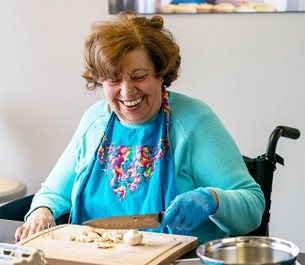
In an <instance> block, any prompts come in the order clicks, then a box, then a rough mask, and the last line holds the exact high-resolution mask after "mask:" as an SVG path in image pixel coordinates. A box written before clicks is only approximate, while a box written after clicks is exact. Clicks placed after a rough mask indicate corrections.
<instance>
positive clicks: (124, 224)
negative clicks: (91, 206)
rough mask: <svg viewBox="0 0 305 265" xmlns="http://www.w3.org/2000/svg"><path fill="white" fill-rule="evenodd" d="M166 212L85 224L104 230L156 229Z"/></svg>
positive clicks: (113, 218)
mask: <svg viewBox="0 0 305 265" xmlns="http://www.w3.org/2000/svg"><path fill="white" fill-rule="evenodd" d="M163 214H164V212H163V211H162V212H159V213H152V214H138V215H125V216H113V217H107V218H100V219H94V220H90V221H86V222H84V223H83V224H84V225H88V226H92V227H98V228H104V229H141V228H156V227H158V226H159V225H160V222H161V219H162V216H163Z"/></svg>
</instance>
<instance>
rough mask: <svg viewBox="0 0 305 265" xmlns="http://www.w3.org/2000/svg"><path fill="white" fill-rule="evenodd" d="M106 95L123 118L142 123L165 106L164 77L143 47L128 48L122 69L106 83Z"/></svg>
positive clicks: (104, 84)
mask: <svg viewBox="0 0 305 265" xmlns="http://www.w3.org/2000/svg"><path fill="white" fill-rule="evenodd" d="M102 84H103V89H104V93H105V97H106V98H107V100H108V102H109V104H110V107H111V109H112V110H113V111H114V112H115V113H116V115H117V116H118V118H119V120H120V121H124V122H127V123H132V124H139V123H143V122H146V121H148V120H150V119H151V118H152V117H153V116H154V115H155V114H157V112H158V111H159V109H160V107H161V102H162V89H161V85H162V82H161V78H159V77H156V73H155V68H154V65H153V63H152V61H151V60H150V58H149V57H148V55H147V54H146V52H145V50H143V49H136V50H133V51H131V52H128V53H127V54H126V56H125V57H124V59H123V61H122V69H121V73H119V74H118V76H116V78H115V79H113V80H112V79H111V80H105V81H104V82H103V83H102Z"/></svg>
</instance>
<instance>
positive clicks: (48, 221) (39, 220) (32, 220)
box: [15, 207, 55, 242]
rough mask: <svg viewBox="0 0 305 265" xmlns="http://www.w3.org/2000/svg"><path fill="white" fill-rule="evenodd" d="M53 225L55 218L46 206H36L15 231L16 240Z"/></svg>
mask: <svg viewBox="0 0 305 265" xmlns="http://www.w3.org/2000/svg"><path fill="white" fill-rule="evenodd" d="M54 225H55V220H54V218H53V215H52V213H51V211H50V210H49V209H48V208H45V207H42V208H38V209H36V210H35V211H33V212H32V213H31V215H30V216H29V217H28V219H27V221H26V222H25V223H24V224H23V225H22V226H20V227H18V228H17V230H16V232H15V239H16V242H18V241H20V240H22V239H24V238H26V237H28V236H30V235H33V234H35V233H37V232H39V231H42V230H44V229H48V228H50V227H53V226H54Z"/></svg>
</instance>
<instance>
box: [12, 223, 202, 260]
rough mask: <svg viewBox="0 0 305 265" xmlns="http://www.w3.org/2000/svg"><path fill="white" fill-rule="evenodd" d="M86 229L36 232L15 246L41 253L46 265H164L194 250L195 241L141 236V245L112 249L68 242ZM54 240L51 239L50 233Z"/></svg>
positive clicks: (119, 245)
mask: <svg viewBox="0 0 305 265" xmlns="http://www.w3.org/2000/svg"><path fill="white" fill-rule="evenodd" d="M86 228H87V227H86V226H81V225H59V226H55V227H53V228H52V231H49V233H48V232H46V231H45V233H44V235H43V233H42V232H40V233H37V234H35V235H33V236H30V237H28V238H26V239H25V240H22V241H20V242H19V243H18V245H24V246H27V247H34V248H37V249H41V250H43V251H44V253H45V259H46V260H47V261H48V265H72V264H73V265H80V264H84V265H85V264H86V265H97V264H98V265H100V264H103V265H116V264H125V265H129V264H130V265H137V264H139V265H143V264H150V265H152V264H165V265H168V264H170V263H171V262H173V261H174V260H176V259H177V258H179V257H181V256H182V255H183V254H185V253H187V252H189V251H191V250H192V249H194V248H196V247H197V237H189V236H179V235H169V234H160V233H151V232H141V233H143V236H144V237H143V241H142V244H141V245H137V246H130V245H127V244H125V243H123V242H121V243H117V244H115V245H114V247H113V248H108V249H100V248H96V247H95V244H94V243H82V242H76V241H70V240H69V239H68V238H67V236H68V235H72V234H73V235H81V234H82V233H83V232H84V231H85V230H86ZM51 232H53V235H54V238H52V233H51Z"/></svg>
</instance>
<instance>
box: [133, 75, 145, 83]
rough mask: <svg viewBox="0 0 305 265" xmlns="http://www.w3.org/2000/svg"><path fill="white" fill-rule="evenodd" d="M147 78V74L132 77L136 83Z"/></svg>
mask: <svg viewBox="0 0 305 265" xmlns="http://www.w3.org/2000/svg"><path fill="white" fill-rule="evenodd" d="M146 76H147V74H145V75H140V76H132V77H131V79H132V80H134V81H142V80H143V79H144V78H145V77H146Z"/></svg>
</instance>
